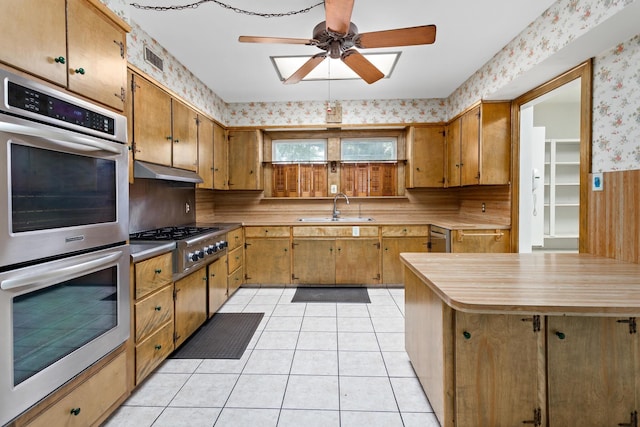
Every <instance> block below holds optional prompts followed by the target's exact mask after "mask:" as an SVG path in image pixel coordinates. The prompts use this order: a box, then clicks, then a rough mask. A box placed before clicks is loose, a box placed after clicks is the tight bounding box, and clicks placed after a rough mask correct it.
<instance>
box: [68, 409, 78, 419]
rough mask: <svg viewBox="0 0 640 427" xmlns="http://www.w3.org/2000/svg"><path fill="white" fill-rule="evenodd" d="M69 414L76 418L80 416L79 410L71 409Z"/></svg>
mask: <svg viewBox="0 0 640 427" xmlns="http://www.w3.org/2000/svg"><path fill="white" fill-rule="evenodd" d="M69 412H70V413H71V414H73V415H74V416H76V417H77V416H78V415H80V408H72V409H71V411H69Z"/></svg>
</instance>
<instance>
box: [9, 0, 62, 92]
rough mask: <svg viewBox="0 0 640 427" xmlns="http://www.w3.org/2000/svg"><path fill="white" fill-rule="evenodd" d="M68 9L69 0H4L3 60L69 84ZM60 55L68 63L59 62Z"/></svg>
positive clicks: (52, 79) (49, 78)
mask: <svg viewBox="0 0 640 427" xmlns="http://www.w3.org/2000/svg"><path fill="white" fill-rule="evenodd" d="M65 11H66V6H65V0H50V1H46V2H43V1H42V0H23V1H21V2H20V6H17V3H14V2H11V1H4V2H1V3H0V28H2V37H0V61H2V62H4V63H5V64H7V65H11V66H14V67H16V68H19V69H21V70H24V71H27V72H31V73H33V74H35V75H38V76H40V77H42V78H43V79H46V80H49V81H51V82H53V83H56V84H58V85H60V86H66V85H67V65H66V60H67V46H66V43H67V37H66V34H65V31H64V29H65V28H66V13H65ZM26 29H28V31H26ZM60 57H62V58H63V59H64V62H56V61H55V59H57V58H60Z"/></svg>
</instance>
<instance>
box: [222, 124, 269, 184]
mask: <svg viewBox="0 0 640 427" xmlns="http://www.w3.org/2000/svg"><path fill="white" fill-rule="evenodd" d="M262 144H263V137H262V131H260V130H233V131H229V133H228V175H229V180H228V186H229V189H230V190H262V189H263V184H262Z"/></svg>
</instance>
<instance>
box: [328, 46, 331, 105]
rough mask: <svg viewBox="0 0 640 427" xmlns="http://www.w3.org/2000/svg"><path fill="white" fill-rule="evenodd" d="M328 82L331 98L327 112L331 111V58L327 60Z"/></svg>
mask: <svg viewBox="0 0 640 427" xmlns="http://www.w3.org/2000/svg"><path fill="white" fill-rule="evenodd" d="M327 63H328V66H327V82H328V84H329V100H328V101H327V113H331V58H329V59H328V60H327Z"/></svg>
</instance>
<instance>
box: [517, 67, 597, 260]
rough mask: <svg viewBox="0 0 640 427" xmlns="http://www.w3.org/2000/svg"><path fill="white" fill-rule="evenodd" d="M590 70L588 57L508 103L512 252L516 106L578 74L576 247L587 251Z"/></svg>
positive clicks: (518, 119) (518, 140) (518, 192)
mask: <svg viewBox="0 0 640 427" xmlns="http://www.w3.org/2000/svg"><path fill="white" fill-rule="evenodd" d="M592 73H593V64H592V60H591V59H589V60H587V61H585V62H583V63H582V64H580V65H578V66H577V67H575V68H573V69H571V70H569V71H567V72H566V73H564V74H561V75H559V76H557V77H555V78H553V79H551V80H549V81H548V82H546V83H544V84H542V85H540V86H538V87H536V88H534V89H532V90H530V91H529V92H527V93H525V94H523V95H521V96H520V97H518V98H516V99H515V100H514V101H513V103H512V107H511V114H512V120H511V122H512V126H511V132H512V135H511V139H512V141H513V142H512V147H511V150H512V157H511V158H512V159H513V161H512V162H511V169H512V170H511V179H512V183H513V186H512V191H513V196H512V203H511V230H512V233H511V240H512V241H511V247H512V249H513V252H519V242H518V239H519V235H520V221H519V218H518V210H519V207H520V160H519V159H520V108H521V107H522V106H523V105H524V104H526V103H528V102H530V101H533V100H534V99H536V98H538V97H540V96H542V95H544V94H546V93H548V92H551V91H552V90H554V89H557V88H559V87H561V86H563V85H565V84H567V83H569V82H571V81H573V80H575V79H578V78H581V79H582V80H581V91H580V231H579V239H578V242H579V243H578V244H579V251H580V252H584V253H589V252H591V250H592V249H591V248H590V247H589V237H588V236H589V234H590V232H591V230H590V228H589V206H588V203H587V200H588V197H589V173H590V171H591V115H592Z"/></svg>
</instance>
